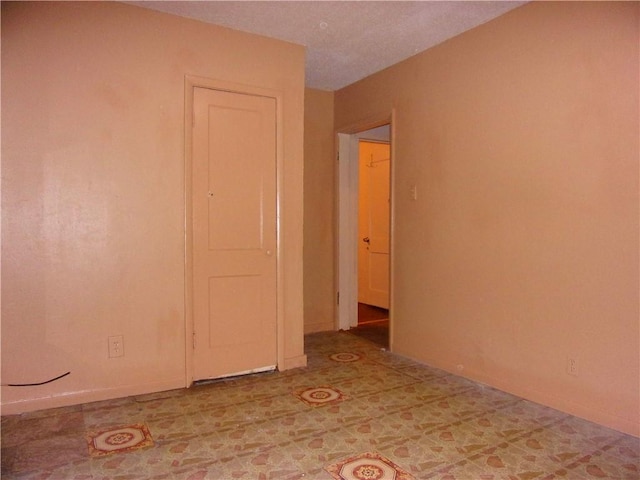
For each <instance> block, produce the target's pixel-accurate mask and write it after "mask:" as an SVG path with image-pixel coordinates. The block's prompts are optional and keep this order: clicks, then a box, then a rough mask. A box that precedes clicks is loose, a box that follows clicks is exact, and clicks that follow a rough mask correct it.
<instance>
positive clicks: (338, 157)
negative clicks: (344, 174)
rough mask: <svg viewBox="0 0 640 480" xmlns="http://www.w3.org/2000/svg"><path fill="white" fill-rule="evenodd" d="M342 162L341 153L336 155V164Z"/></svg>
mask: <svg viewBox="0 0 640 480" xmlns="http://www.w3.org/2000/svg"><path fill="white" fill-rule="evenodd" d="M339 161H340V152H338V153H336V162H339Z"/></svg>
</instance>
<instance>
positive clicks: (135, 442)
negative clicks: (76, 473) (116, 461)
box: [86, 423, 153, 457]
mask: <svg viewBox="0 0 640 480" xmlns="http://www.w3.org/2000/svg"><path fill="white" fill-rule="evenodd" d="M86 439H87V445H88V447H89V455H91V456H92V457H102V456H105V455H111V454H112V453H125V452H132V451H134V450H139V449H141V448H144V447H150V446H152V445H153V439H152V438H151V433H150V432H149V429H148V428H147V426H146V425H144V424H142V423H136V424H133V425H127V426H123V427H118V428H111V429H109V430H105V431H99V432H89V433H87V436H86Z"/></svg>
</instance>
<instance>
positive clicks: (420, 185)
mask: <svg viewBox="0 0 640 480" xmlns="http://www.w3.org/2000/svg"><path fill="white" fill-rule="evenodd" d="M639 10H640V6H639V5H638V3H637V2H633V3H608V2H603V3H600V2H590V3H587V2H568V3H563V2H557V3H547V2H535V3H531V4H527V5H525V6H523V7H521V8H518V9H516V10H514V11H512V12H510V13H508V14H506V15H505V16H503V17H500V18H498V19H496V20H494V21H492V22H490V23H487V24H485V25H483V26H480V27H478V28H476V29H474V30H472V31H469V32H467V33H464V34H462V35H460V36H458V37H456V38H454V39H452V40H450V41H448V42H446V43H444V44H441V45H439V46H437V47H435V48H432V49H430V50H428V51H426V52H423V53H422V54H419V55H417V56H415V57H413V58H411V59H409V60H407V61H404V62H402V63H400V64H398V65H396V66H393V67H391V68H389V69H387V70H385V71H383V72H381V73H378V74H376V75H373V76H371V77H369V78H367V79H365V80H363V81H360V82H358V83H356V84H354V85H352V86H349V87H346V88H344V89H342V90H340V91H338V92H336V94H335V109H336V113H335V124H336V128H337V129H338V131H340V130H341V129H344V128H347V127H349V128H350V127H351V126H352V125H354V124H357V123H358V122H360V121H362V120H363V119H367V118H371V117H372V116H379V115H380V114H381V112H382V113H383V114H384V112H391V110H392V109H395V120H396V121H395V125H394V133H395V136H394V138H393V142H394V165H395V167H394V168H395V170H394V172H393V174H394V175H395V176H394V178H393V185H394V191H395V193H394V209H395V246H396V247H395V250H394V252H393V254H394V255H395V276H394V281H395V303H394V304H393V305H392V312H393V326H394V348H395V351H396V352H397V353H399V354H402V355H407V356H409V357H413V358H416V359H419V360H421V361H423V362H427V363H429V364H432V365H435V366H438V367H441V368H444V369H446V370H448V371H451V372H459V371H461V374H462V375H465V376H468V377H469V378H473V379H476V380H479V381H481V382H485V383H487V384H490V385H494V386H496V387H498V388H501V389H504V390H507V391H510V392H513V393H515V394H518V395H521V396H523V397H526V398H529V399H532V400H534V401H538V402H541V403H543V404H547V405H551V406H554V407H556V408H558V409H561V410H563V411H566V412H570V413H573V414H576V415H578V416H582V417H585V418H588V419H590V420H593V421H596V422H599V423H602V424H604V425H608V426H611V427H613V428H616V429H620V430H622V431H625V432H629V433H633V434H635V435H638V434H639V433H640V432H639V425H640V417H639V411H638V410H639V404H640V398H639V390H640V385H639V379H640V371H639V367H640V358H639V352H640V348H639V339H640V332H639V310H638V309H639V280H638V265H639V258H638V257H639V255H638V230H639V229H638V223H639V211H638V203H639V202H638V175H639V171H638V161H639V153H640V152H639V146H638V143H639V139H638V131H639V120H638V106H639V96H638V85H639V78H638V74H639V47H638V45H639V31H638V29H639V27H638V25H639V22H638V20H639ZM414 184H415V185H416V186H417V193H418V199H417V200H416V201H413V200H411V198H410V188H411V186H412V185H414ZM568 357H574V358H575V359H576V360H577V362H578V374H577V375H576V376H572V375H568V374H567V372H566V363H567V358H568Z"/></svg>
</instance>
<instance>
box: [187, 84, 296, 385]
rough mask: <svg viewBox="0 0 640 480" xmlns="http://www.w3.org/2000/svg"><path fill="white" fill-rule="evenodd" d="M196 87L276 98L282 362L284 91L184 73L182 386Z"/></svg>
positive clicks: (280, 346)
mask: <svg viewBox="0 0 640 480" xmlns="http://www.w3.org/2000/svg"><path fill="white" fill-rule="evenodd" d="M196 87H201V88H209V89H212V90H222V91H226V92H234V93H241V94H249V95H257V96H263V97H269V98H274V99H275V100H276V252H275V255H276V292H277V293H276V295H277V299H276V311H277V314H276V328H277V335H276V338H277V340H276V341H277V345H276V349H277V362H278V365H284V363H285V362H284V292H283V288H282V285H284V282H283V278H282V276H283V272H284V268H283V255H282V249H281V244H282V237H281V232H282V225H281V211H282V192H283V188H282V185H283V178H284V177H283V174H284V155H283V152H284V149H283V141H284V138H283V125H284V122H283V111H282V106H283V93H282V92H280V91H277V90H271V89H266V88H260V87H254V86H250V85H244V84H238V83H233V82H227V81H222V80H215V79H211V78H206V77H198V76H193V75H186V76H185V82H184V158H185V161H184V194H185V196H184V202H185V217H184V218H185V220H184V230H185V249H184V255H185V259H184V265H185V269H184V284H185V294H184V319H185V326H184V328H185V380H184V383H185V387H189V386H191V385H192V383H193V380H194V368H193V362H194V358H193V339H194V335H193V333H194V317H193V226H192V221H191V220H192V216H193V208H192V204H191V198H192V186H191V182H192V166H193V151H192V136H193V115H194V113H193V92H194V89H195V88H196Z"/></svg>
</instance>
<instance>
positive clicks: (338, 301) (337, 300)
mask: <svg viewBox="0 0 640 480" xmlns="http://www.w3.org/2000/svg"><path fill="white" fill-rule="evenodd" d="M336 303H337V304H338V305H340V292H336Z"/></svg>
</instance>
